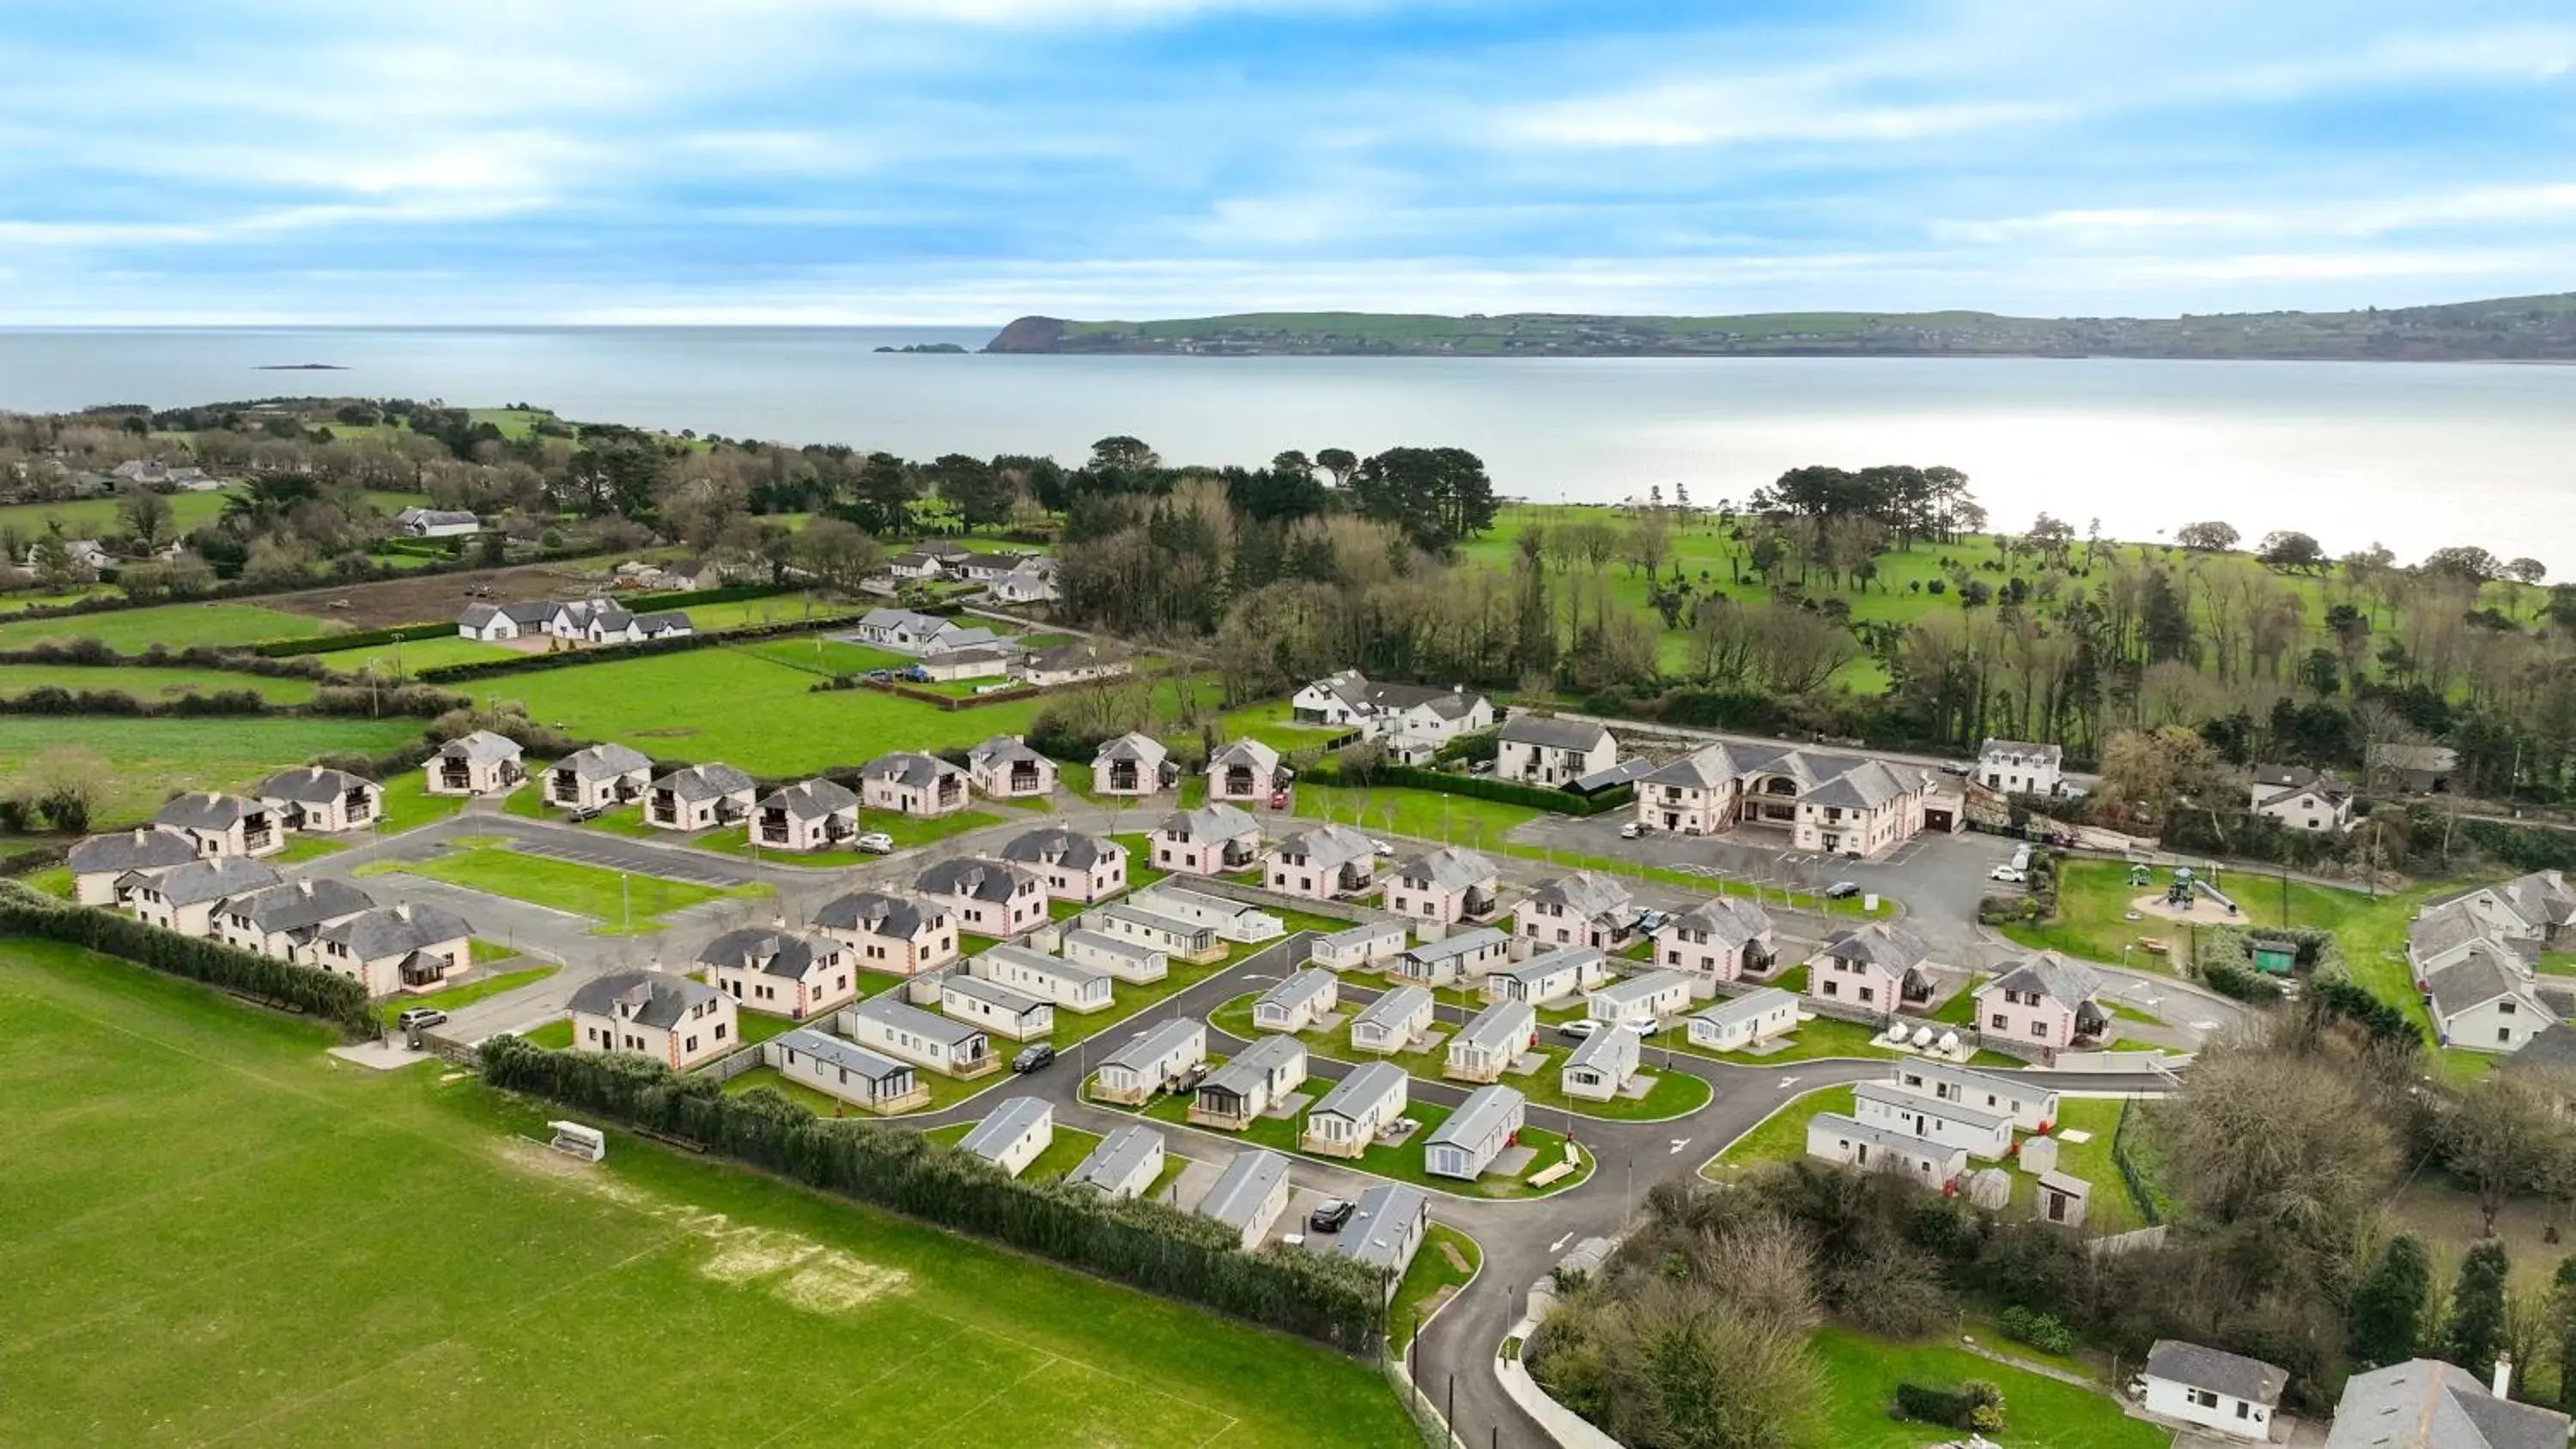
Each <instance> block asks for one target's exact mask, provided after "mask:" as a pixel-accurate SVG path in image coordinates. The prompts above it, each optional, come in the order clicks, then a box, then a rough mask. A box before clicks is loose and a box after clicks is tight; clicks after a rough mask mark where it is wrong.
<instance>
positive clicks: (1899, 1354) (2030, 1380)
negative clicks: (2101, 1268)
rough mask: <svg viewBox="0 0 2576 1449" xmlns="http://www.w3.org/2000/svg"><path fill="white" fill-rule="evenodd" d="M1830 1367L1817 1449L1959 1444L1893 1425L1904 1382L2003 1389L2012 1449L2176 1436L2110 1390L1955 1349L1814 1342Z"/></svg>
mask: <svg viewBox="0 0 2576 1449" xmlns="http://www.w3.org/2000/svg"><path fill="white" fill-rule="evenodd" d="M1808 1346H1809V1347H1810V1348H1811V1349H1813V1350H1814V1352H1815V1355H1816V1359H1817V1361H1818V1365H1819V1366H1820V1367H1821V1368H1822V1369H1823V1370H1824V1375H1825V1394H1824V1398H1823V1401H1822V1404H1821V1410H1822V1414H1823V1419H1824V1423H1823V1424H1822V1425H1821V1426H1820V1428H1821V1431H1822V1432H1820V1433H1819V1434H1818V1435H1817V1437H1816V1438H1814V1439H1813V1440H1812V1441H1811V1443H1812V1445H1813V1446H1814V1449H1919V1446H1922V1445H1927V1444H1945V1443H1949V1442H1951V1441H1953V1440H1956V1439H1958V1438H1959V1437H1960V1435H1959V1432H1958V1431H1957V1430H1955V1429H1943V1428H1939V1427H1937V1426H1934V1425H1931V1424H1916V1423H1909V1422H1907V1421H1905V1420H1902V1419H1895V1418H1891V1417H1889V1415H1888V1412H1887V1406H1888V1405H1889V1404H1890V1403H1891V1402H1893V1401H1894V1400H1895V1398H1896V1386H1897V1385H1898V1384H1899V1383H1904V1382H1909V1381H1910V1382H1913V1383H1920V1384H1955V1383H1958V1382H1959V1381H1961V1380H1963V1379H1983V1380H1985V1381H1986V1382H1987V1383H1990V1384H1993V1385H1995V1386H1996V1387H1997V1388H1999V1389H2001V1390H2003V1398H2004V1429H2003V1432H2002V1433H2001V1434H2000V1435H1998V1436H1996V1437H1997V1438H1998V1440H1999V1441H2000V1442H2002V1443H2004V1444H2013V1445H2021V1444H2027V1445H2031V1446H2033V1449H2167V1446H2169V1445H2170V1444H2171V1443H2172V1442H2173V1431H2172V1430H2170V1429H2159V1428H2157V1427H2156V1426H2155V1425H2153V1424H2150V1423H2148V1422H2146V1421H2145V1420H2143V1419H2132V1418H2130V1417H2128V1416H2127V1415H2126V1414H2124V1413H2122V1412H2121V1411H2120V1405H2119V1402H2118V1401H2117V1400H2115V1399H2113V1398H2112V1397H2111V1396H2110V1395H2108V1394H2106V1393H2101V1392H2097V1391H2095V1390H2092V1389H2085V1388H2079V1387H2077V1386H2076V1385H2074V1384H2069V1383H2061V1382H2059V1381H2058V1380H2056V1379H2052V1378H2046V1377H2043V1376H2041V1375H2039V1374H2034V1373H2028V1372H2025V1371H2023V1370H2021V1369H2017V1368H2013V1367H2010V1366H2009V1365H2006V1364H1999V1363H1996V1362H1994V1361H1993V1360H1991V1359H1986V1358H1980V1357H1978V1356H1977V1355H1975V1354H1972V1353H1970V1352H1968V1351H1967V1350H1965V1349H1962V1348H1955V1347H1952V1346H1951V1345H1949V1344H1947V1343H1893V1342H1890V1341H1888V1340H1886V1339H1883V1338H1873V1337H1871V1336H1869V1335H1868V1334H1864V1333H1857V1332H1854V1331H1852V1330H1850V1329H1845V1328H1823V1329H1819V1330H1817V1331H1816V1334H1815V1336H1814V1337H1813V1338H1811V1339H1810V1340H1808Z"/></svg>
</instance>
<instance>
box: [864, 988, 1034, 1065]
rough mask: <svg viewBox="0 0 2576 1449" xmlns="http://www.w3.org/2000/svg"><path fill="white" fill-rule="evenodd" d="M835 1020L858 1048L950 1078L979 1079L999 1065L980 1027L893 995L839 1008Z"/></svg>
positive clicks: (987, 1038) (989, 1040)
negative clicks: (950, 1018) (879, 1052)
mask: <svg viewBox="0 0 2576 1449" xmlns="http://www.w3.org/2000/svg"><path fill="white" fill-rule="evenodd" d="M839 1024H840V1028H841V1031H842V1032H843V1034H845V1035H847V1036H849V1037H850V1038H851V1039H852V1040H854V1041H856V1042H858V1044H859V1045H861V1046H864V1047H867V1048H869V1049H871V1050H874V1051H881V1052H884V1053H885V1054H886V1055H888V1056H892V1057H899V1058H901V1059H902V1060H904V1061H907V1062H911V1063H913V1064H914V1065H916V1066H924V1067H928V1068H930V1069H931V1070H932V1071H934V1072H944V1073H946V1074H947V1075H949V1076H952V1077H979V1076H982V1075H983V1074H984V1073H986V1072H989V1071H992V1070H993V1069H994V1068H995V1067H998V1066H999V1065H1001V1063H1000V1062H999V1060H997V1059H996V1058H995V1057H994V1055H993V1043H992V1040H991V1038H989V1037H988V1036H987V1035H986V1034H985V1032H984V1029H983V1028H982V1027H979V1026H975V1025H972V1024H970V1023H967V1022H963V1021H951V1020H949V1019H948V1018H947V1017H944V1016H935V1015H933V1014H931V1013H930V1012H927V1011H924V1010H922V1009H921V1008H919V1007H917V1006H908V1005H906V1004H905V1003H903V1002H900V1001H897V1000H895V999H894V996H893V995H885V996H871V997H869V998H867V999H866V1000H864V1001H862V1002H860V1003H859V1004H858V1005H856V1006H853V1007H851V1008H850V1009H849V1010H847V1011H844V1012H842V1013H841V1015H840V1018H839Z"/></svg>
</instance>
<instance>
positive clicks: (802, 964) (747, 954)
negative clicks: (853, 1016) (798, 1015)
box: [698, 926, 835, 980]
mask: <svg viewBox="0 0 2576 1449" xmlns="http://www.w3.org/2000/svg"><path fill="white" fill-rule="evenodd" d="M833 954H835V948H833V947H831V946H828V945H827V946H824V947H823V948H822V949H820V950H817V949H816V946H815V943H814V942H813V941H811V940H808V939H807V938H805V937H803V936H800V935H798V934H796V933H795V932H793V931H770V930H763V929H761V928H759V927H757V926H746V927H744V928H743V929H741V930H739V931H727V932H725V933H724V934H723V935H721V936H718V937H716V938H715V939H714V940H712V941H709V942H708V943H707V944H706V946H705V947H704V948H703V949H701V950H700V951H699V952H698V964H699V965H701V966H729V967H734V968H737V969H741V970H749V971H758V972H760V973H761V974H763V975H766V976H785V977H788V978H789V979H791V980H792V979H796V978H799V977H802V976H803V975H804V974H805V973H806V972H808V971H811V970H813V969H814V963H815V958H816V957H818V956H830V955H833Z"/></svg>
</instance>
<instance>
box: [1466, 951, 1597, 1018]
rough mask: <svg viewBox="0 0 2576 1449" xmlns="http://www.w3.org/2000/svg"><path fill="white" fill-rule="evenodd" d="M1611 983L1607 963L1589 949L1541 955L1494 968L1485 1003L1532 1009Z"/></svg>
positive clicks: (1489, 978) (1489, 979)
mask: <svg viewBox="0 0 2576 1449" xmlns="http://www.w3.org/2000/svg"><path fill="white" fill-rule="evenodd" d="M1609 979H1610V963H1609V959H1608V958H1607V957H1605V956H1603V955H1602V954H1601V953H1600V952H1598V951H1595V950H1593V949H1592V948H1591V947H1589V946H1568V947H1565V948H1564V949H1562V950H1557V951H1541V952H1540V953H1539V954H1537V955H1535V956H1532V957H1531V958H1529V959H1528V960H1526V961H1517V962H1514V963H1512V964H1511V965H1508V966H1501V967H1497V968H1496V969H1495V970H1494V971H1493V972H1492V973H1491V974H1489V975H1488V976H1486V977H1485V999H1486V1000H1487V1001H1526V1002H1528V1003H1529V1004H1531V1005H1532V1006H1543V1005H1545V1004H1546V1003H1548V1002H1551V1001H1556V1000H1560V999H1562V998H1564V997H1568V996H1572V995H1575V994H1576V993H1578V992H1584V991H1590V990H1593V989H1594V988H1596V987H1598V986H1600V985H1601V984H1602V983H1603V982H1605V981H1608V980H1609Z"/></svg>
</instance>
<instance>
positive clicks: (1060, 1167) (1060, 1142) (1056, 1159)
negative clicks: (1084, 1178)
mask: <svg viewBox="0 0 2576 1449" xmlns="http://www.w3.org/2000/svg"><path fill="white" fill-rule="evenodd" d="M974 1130H975V1124H974V1123H972V1122H952V1123H950V1124H949V1125H947V1126H945V1127H934V1128H932V1129H930V1130H929V1131H928V1132H925V1133H923V1134H922V1135H923V1136H925V1137H927V1138H929V1139H930V1140H931V1141H933V1142H943V1143H946V1144H947V1145H948V1146H951V1147H954V1146H956V1145H957V1144H958V1143H960V1142H963V1141H965V1140H966V1134H967V1133H969V1132H972V1131H974ZM1099 1145H1100V1137H1099V1134H1097V1133H1092V1132H1085V1131H1083V1130H1082V1129H1081V1128H1079V1127H1067V1126H1064V1125H1063V1124H1061V1123H1058V1124H1057V1125H1056V1128H1055V1131H1054V1134H1053V1136H1052V1137H1050V1138H1049V1140H1048V1142H1047V1145H1046V1150H1045V1151H1044V1152H1041V1153H1039V1154H1038V1155H1037V1156H1035V1157H1032V1158H1030V1159H1029V1165H1028V1166H1026V1167H1023V1168H1021V1169H1020V1180H1021V1181H1022V1182H1044V1181H1046V1180H1047V1179H1049V1178H1055V1177H1062V1176H1064V1175H1065V1174H1066V1173H1069V1172H1071V1171H1073V1170H1074V1169H1075V1168H1077V1167H1080V1166H1081V1165H1082V1159H1084V1158H1086V1157H1089V1156H1090V1155H1091V1149H1093V1148H1095V1147H1097V1146H1099Z"/></svg>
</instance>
